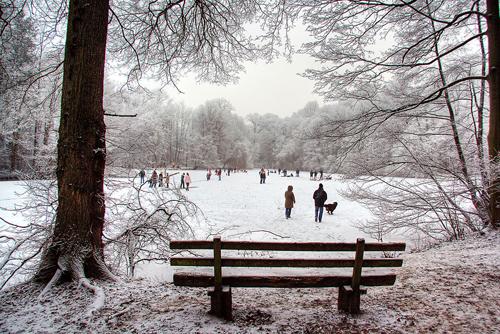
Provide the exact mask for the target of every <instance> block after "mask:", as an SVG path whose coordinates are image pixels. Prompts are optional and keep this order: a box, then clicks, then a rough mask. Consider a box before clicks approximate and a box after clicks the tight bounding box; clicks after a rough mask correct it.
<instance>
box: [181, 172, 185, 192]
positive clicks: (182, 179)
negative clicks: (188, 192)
mask: <svg viewBox="0 0 500 334" xmlns="http://www.w3.org/2000/svg"><path fill="white" fill-rule="evenodd" d="M181 189H184V173H182V175H181Z"/></svg>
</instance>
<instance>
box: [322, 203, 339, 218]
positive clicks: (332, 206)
mask: <svg viewBox="0 0 500 334" xmlns="http://www.w3.org/2000/svg"><path fill="white" fill-rule="evenodd" d="M337 204H338V203H337V202H333V203H332V204H325V205H324V206H325V209H326V212H327V213H328V214H330V215H333V211H335V209H336V208H337Z"/></svg>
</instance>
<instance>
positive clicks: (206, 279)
mask: <svg viewBox="0 0 500 334" xmlns="http://www.w3.org/2000/svg"><path fill="white" fill-rule="evenodd" d="M351 282H352V275H321V276H240V275H234V276H227V275H224V276H222V285H229V286H232V287H245V288H251V287H254V288H260V287H262V288H263V287H267V288H327V287H340V286H344V285H350V284H351ZM395 282H396V274H383V275H365V276H362V277H361V281H360V285H364V286H390V285H394V283H395ZM174 285H177V286H189V287H200V288H205V287H212V286H214V285H215V279H214V276H213V274H200V273H183V272H178V273H175V274H174Z"/></svg>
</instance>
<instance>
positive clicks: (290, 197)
mask: <svg viewBox="0 0 500 334" xmlns="http://www.w3.org/2000/svg"><path fill="white" fill-rule="evenodd" d="M293 204H295V195H294V194H293V187H292V186H288V190H287V191H285V218H286V219H288V218H290V215H291V214H292V208H293Z"/></svg>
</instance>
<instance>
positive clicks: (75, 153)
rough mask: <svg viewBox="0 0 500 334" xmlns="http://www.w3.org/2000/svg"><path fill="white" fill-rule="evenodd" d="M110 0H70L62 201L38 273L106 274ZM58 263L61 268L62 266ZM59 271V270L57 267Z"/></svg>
mask: <svg viewBox="0 0 500 334" xmlns="http://www.w3.org/2000/svg"><path fill="white" fill-rule="evenodd" d="M108 6H109V0H86V1H79V0H71V1H70V5H69V17H68V30H67V35H66V49H65V60H64V79H63V89H62V103H61V109H62V110H61V122H60V127H59V142H58V146H57V150H58V151H57V154H58V157H57V182H58V191H59V195H58V196H59V198H58V200H59V206H58V209H57V217H56V222H55V226H54V232H53V237H52V240H51V244H50V246H49V247H48V249H47V251H46V252H45V253H44V255H43V258H42V262H41V266H40V268H39V271H38V273H37V275H36V277H35V278H36V279H38V280H40V281H48V280H50V279H51V277H53V276H58V275H59V274H60V273H63V274H64V273H66V274H69V276H71V277H72V278H73V279H78V278H82V277H84V276H87V277H103V276H104V275H105V274H106V272H107V270H106V268H105V266H104V259H103V243H102V232H103V223H104V210H105V205H104V191H103V181H104V163H105V159H106V151H105V132H106V127H105V124H104V109H103V106H102V100H103V79H104V63H105V54H106V36H107V26H108ZM58 269H59V271H58ZM56 272H57V273H56Z"/></svg>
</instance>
